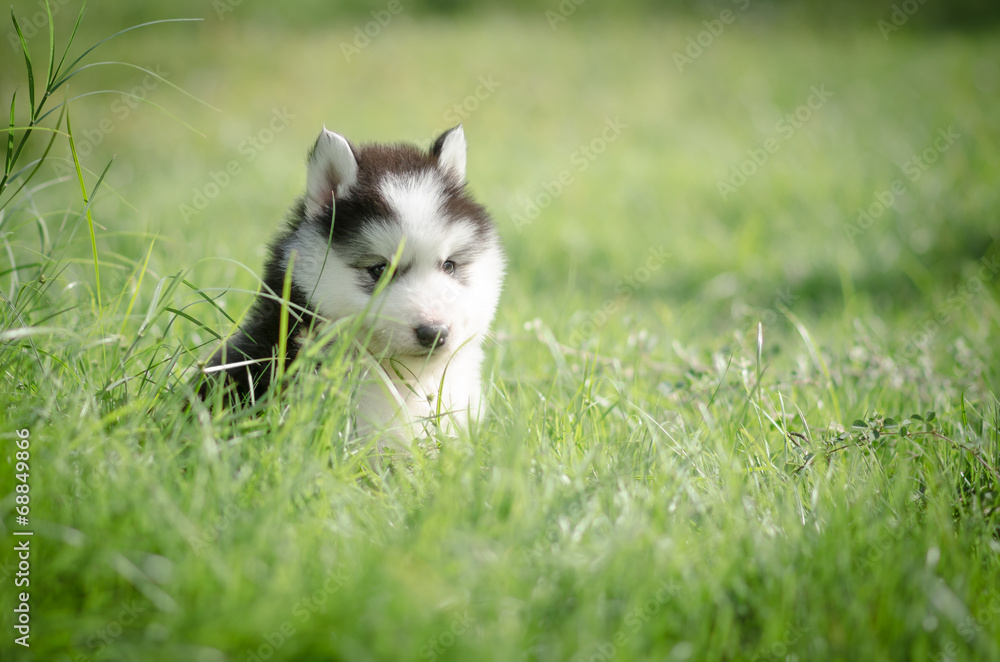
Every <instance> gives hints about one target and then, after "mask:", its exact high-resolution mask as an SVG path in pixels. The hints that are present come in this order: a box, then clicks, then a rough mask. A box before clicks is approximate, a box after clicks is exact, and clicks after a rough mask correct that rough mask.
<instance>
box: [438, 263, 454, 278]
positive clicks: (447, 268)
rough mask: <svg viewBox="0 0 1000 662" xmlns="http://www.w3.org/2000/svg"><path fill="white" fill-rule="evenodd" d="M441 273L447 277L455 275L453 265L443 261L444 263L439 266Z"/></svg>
mask: <svg viewBox="0 0 1000 662" xmlns="http://www.w3.org/2000/svg"><path fill="white" fill-rule="evenodd" d="M441 271H443V272H445V273H446V274H448V275H449V276H450V275H452V274H453V273H455V263H454V262H452V261H451V260H445V261H444V263H442V264H441Z"/></svg>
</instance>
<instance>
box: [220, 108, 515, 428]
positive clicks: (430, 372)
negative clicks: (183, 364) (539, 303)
mask: <svg viewBox="0 0 1000 662" xmlns="http://www.w3.org/2000/svg"><path fill="white" fill-rule="evenodd" d="M465 153H466V143H465V133H464V132H463V130H462V125H458V126H456V127H454V128H452V129H450V130H448V131H446V132H445V133H443V134H442V135H441V136H440V137H439V138H438V139H437V140H436V141H435V142H434V144H433V146H432V147H431V148H430V150H429V151H424V150H420V149H418V148H417V147H416V146H414V145H410V144H403V143H399V144H393V145H381V144H365V145H358V146H355V145H352V144H351V143H349V142H348V141H347V140H346V139H345V138H344V137H343V136H341V135H339V134H337V133H333V132H332V131H328V130H326V128H324V129H323V131H322V133H320V135H319V138H318V139H317V140H316V144H315V146H314V147H313V148H312V151H311V152H310V154H309V164H308V172H307V177H306V192H305V195H304V196H303V197H302V198H301V199H300V200H299V201H298V202H297V204H296V205H295V206H294V207H293V209H292V212H291V216H290V222H289V223H288V225H287V227H286V228H285V229H284V230H283V231H282V232H280V233H279V234H278V236H277V237H276V238H275V239H274V241H273V242H272V243H271V246H270V256H269V258H268V259H267V262H266V264H265V267H264V278H263V283H264V285H263V288H262V292H261V293H260V295H259V296H258V298H257V300H256V302H255V303H254V306H253V308H252V309H251V311H250V313H249V315H248V316H247V318H246V319H245V321H244V323H243V324H242V325H241V327H240V329H239V331H238V332H237V333H236V334H234V335H233V336H232V337H230V338H229V339H228V340H227V341H226V342H225V343H224V344H223V345H222V346H221V347H220V348H219V349H218V350H217V351H216V352H215V353H214V354H213V355H212V356H211V358H210V359H209V361H208V365H207V367H206V368H205V370H204V372H205V373H219V372H221V373H223V375H224V377H223V379H224V380H225V381H226V382H229V383H231V384H232V385H233V388H234V390H235V394H236V396H237V397H238V398H240V399H241V400H243V401H253V400H256V399H258V398H260V397H261V396H262V395H263V394H264V392H265V391H266V390H267V389H268V387H269V385H270V382H271V379H272V373H273V371H274V369H275V365H276V360H275V358H276V354H277V352H278V348H279V339H280V335H281V325H280V317H281V308H282V300H281V293H282V292H283V291H284V284H285V278H286V274H287V272H288V268H289V264H290V263H291V270H292V274H291V291H290V296H289V301H288V306H287V308H288V323H287V329H288V330H287V337H286V356H285V360H286V365H287V363H288V362H291V361H293V360H295V358H296V355H297V354H298V352H299V350H300V348H301V346H302V338H303V333H304V332H306V331H308V330H312V331H314V332H315V331H320V332H321V331H322V326H323V325H325V324H329V323H333V322H337V321H338V320H344V318H354V319H357V320H360V323H359V324H358V325H356V326H355V327H354V328H360V331H359V332H358V333H356V334H355V338H356V340H357V341H358V342H359V344H360V345H361V347H360V349H359V354H358V358H359V360H360V361H361V362H363V363H365V364H366V365H367V368H365V370H367V377H366V378H365V379H363V380H362V381H361V386H360V387H359V389H360V390H359V392H358V393H357V403H356V404H357V408H356V424H357V427H358V429H359V430H360V431H362V432H368V431H376V430H386V429H391V430H392V431H394V432H395V433H396V434H397V435H398V436H402V437H409V438H412V437H414V436H419V435H420V434H421V430H422V429H423V428H426V427H427V426H428V424H430V425H432V426H433V425H438V424H440V425H441V426H443V427H446V428H448V427H450V424H451V423H452V422H454V423H457V424H459V425H463V424H464V423H466V422H467V420H468V418H469V417H470V416H472V417H477V416H478V414H479V410H480V399H481V392H480V365H481V363H482V359H483V350H482V341H483V339H484V338H485V337H486V335H487V334H488V333H489V329H490V324H491V322H492V320H493V315H494V312H495V311H496V306H497V300H498V298H499V296H500V289H501V286H502V283H503V276H504V264H505V260H504V254H503V251H502V249H501V247H500V243H499V239H498V236H497V231H496V228H495V226H494V224H493V221H492V220H491V219H490V216H489V214H488V213H487V211H486V210H485V209H484V208H483V207H482V206H481V205H479V204H478V203H477V202H476V201H475V200H473V199H472V196H471V195H470V194H469V192H468V191H467V190H466V187H465ZM400 249H401V252H400ZM397 253H399V259H398V262H395V261H394V260H395V257H396V255H397ZM384 280H387V281H388V282H384V283H383V282H381V281H384ZM344 326H345V328H346V327H347V326H349V325H344ZM208 390H209V387H208V384H207V382H206V383H205V384H204V385H203V387H202V390H201V392H202V395H203V397H204V396H205V395H207V393H208ZM438 411H441V412H443V413H445V414H446V418H447V419H448V420H446V421H436V420H435V416H436V413H437V412H438Z"/></svg>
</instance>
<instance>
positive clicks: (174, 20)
mask: <svg viewBox="0 0 1000 662" xmlns="http://www.w3.org/2000/svg"><path fill="white" fill-rule="evenodd" d="M11 15H12V16H13V10H12V13H11ZM201 20H204V19H201V18H165V19H162V20H159V21H149V22H148V23H140V24H139V25H133V26H132V27H130V28H125V29H124V30H119V31H118V32H116V33H114V34H113V35H111V36H109V37H105V38H104V39H102V40H100V41H99V42H97V43H96V44H94V45H93V46H91V47H90V48H88V49H87V50H85V51H84V52H83V54H81V55H80V57H78V58H76V59H75V60H73V62H72V63H70V65H69V66H68V67H66V68H67V69H72V68H73V67H75V66H76V65H78V64H79V63H80V61H81V60H83V58H85V57H87V55H89V54H90V53H91V51H93V50H94V49H95V48H97V47H98V46H100V45H101V44H103V43H105V42H108V41H111V40H112V39H114V38H115V37H117V36H119V35H123V34H125V33H126V32H131V31H132V30H138V29H139V28H144V27H147V26H150V25H158V24H160V23H183V22H185V21H201ZM73 33H74V34H76V30H75V29H74V30H73ZM77 71H78V70H77ZM77 71H74V72H73V73H71V74H69V75H66V76H63V77H62V78H60V79H59V80H58V81H57V82H56V83H55V84H54V85H53V86H52V87H51V89H50V90H49V92H50V93H51V92H54V91H56V90H57V89H58V88H59V87H61V86H62V85H63V84H64V83H65V82H66V81H68V80H69V79H70V77H72V76H73V75H75V74H76V73H77Z"/></svg>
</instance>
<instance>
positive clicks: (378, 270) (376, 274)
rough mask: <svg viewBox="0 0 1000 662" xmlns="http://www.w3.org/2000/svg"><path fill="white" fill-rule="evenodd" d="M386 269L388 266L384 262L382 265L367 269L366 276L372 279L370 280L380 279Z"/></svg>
mask: <svg viewBox="0 0 1000 662" xmlns="http://www.w3.org/2000/svg"><path fill="white" fill-rule="evenodd" d="M388 267H389V265H387V264H385V263H384V262H383V263H382V264H376V265H374V266H371V267H368V275H369V276H371V277H372V280H378V279H379V278H381V277H382V274H384V273H385V270H386V269H387V268H388Z"/></svg>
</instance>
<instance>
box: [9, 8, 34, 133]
mask: <svg viewBox="0 0 1000 662" xmlns="http://www.w3.org/2000/svg"><path fill="white" fill-rule="evenodd" d="M10 20H12V21H14V29H15V30H17V36H18V38H19V39H20V40H21V52H22V53H24V65H25V66H26V67H27V69H28V102H29V103H30V104H31V117H32V118H34V116H35V72H34V71H32V67H31V52H30V51H29V50H28V42H27V41H26V40H25V39H24V33H22V32H21V26H20V25H18V24H17V18H16V17H15V16H14V8H13V7H11V8H10Z"/></svg>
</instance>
